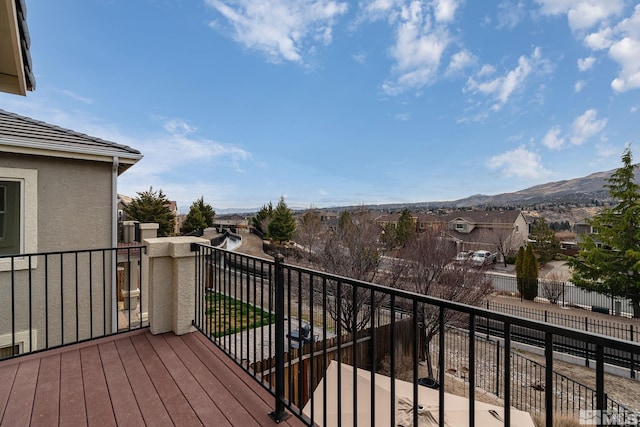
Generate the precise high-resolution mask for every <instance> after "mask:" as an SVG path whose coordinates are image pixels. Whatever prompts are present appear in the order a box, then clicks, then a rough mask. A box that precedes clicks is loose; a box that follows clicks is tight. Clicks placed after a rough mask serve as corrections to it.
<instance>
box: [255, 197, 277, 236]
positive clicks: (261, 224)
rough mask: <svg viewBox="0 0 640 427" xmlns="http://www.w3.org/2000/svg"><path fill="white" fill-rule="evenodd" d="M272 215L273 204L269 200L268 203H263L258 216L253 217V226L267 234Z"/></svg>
mask: <svg viewBox="0 0 640 427" xmlns="http://www.w3.org/2000/svg"><path fill="white" fill-rule="evenodd" d="M272 216H273V204H272V203H271V202H269V204H268V205H263V206H262V208H261V209H260V210H259V211H258V213H257V214H256V216H254V217H253V218H252V219H251V223H252V224H253V228H255V229H256V230H258V231H259V232H260V233H262V234H263V235H264V234H267V230H268V228H269V222H271V218H272Z"/></svg>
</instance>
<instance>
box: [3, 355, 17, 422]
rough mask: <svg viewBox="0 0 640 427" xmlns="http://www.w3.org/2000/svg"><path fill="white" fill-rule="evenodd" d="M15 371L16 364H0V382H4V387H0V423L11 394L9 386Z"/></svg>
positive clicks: (14, 376)
mask: <svg viewBox="0 0 640 427" xmlns="http://www.w3.org/2000/svg"><path fill="white" fill-rule="evenodd" d="M17 372H18V365H17V364H13V365H4V364H3V365H0V384H4V387H0V424H1V423H2V415H3V414H4V409H5V408H6V407H7V402H8V401H9V396H11V387H13V382H14V380H15V378H16V373H17Z"/></svg>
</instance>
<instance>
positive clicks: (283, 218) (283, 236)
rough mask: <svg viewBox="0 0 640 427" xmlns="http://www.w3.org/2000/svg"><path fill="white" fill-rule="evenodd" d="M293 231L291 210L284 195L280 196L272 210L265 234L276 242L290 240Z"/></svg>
mask: <svg viewBox="0 0 640 427" xmlns="http://www.w3.org/2000/svg"><path fill="white" fill-rule="evenodd" d="M295 231H296V220H295V218H294V217H293V212H291V209H289V208H288V207H287V204H286V203H285V201H284V197H280V201H279V202H278V204H277V205H276V208H275V209H274V210H273V215H272V217H271V222H270V223H269V227H268V233H267V235H268V236H269V238H271V239H273V240H275V241H276V242H287V241H289V240H291V238H292V237H293V233H294V232H295Z"/></svg>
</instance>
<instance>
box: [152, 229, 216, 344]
mask: <svg viewBox="0 0 640 427" xmlns="http://www.w3.org/2000/svg"><path fill="white" fill-rule="evenodd" d="M143 243H144V245H145V246H146V247H147V250H146V254H144V255H143V257H142V268H143V270H142V271H143V275H145V276H146V277H147V278H148V286H149V291H148V292H147V294H148V296H149V324H150V329H151V333H153V334H161V333H163V332H169V331H173V332H174V333H175V334H177V335H182V334H185V333H188V332H192V331H193V330H194V328H193V326H192V325H191V322H192V321H193V319H194V318H195V317H194V316H195V295H194V294H195V268H196V265H195V252H191V243H204V244H208V243H209V242H208V241H207V240H206V239H200V238H198V237H161V238H150V239H145V240H144V242H143Z"/></svg>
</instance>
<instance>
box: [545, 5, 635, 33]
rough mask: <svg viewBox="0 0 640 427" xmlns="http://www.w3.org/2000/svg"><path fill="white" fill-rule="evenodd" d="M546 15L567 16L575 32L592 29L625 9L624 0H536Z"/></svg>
mask: <svg viewBox="0 0 640 427" xmlns="http://www.w3.org/2000/svg"><path fill="white" fill-rule="evenodd" d="M536 2H537V3H538V4H539V5H540V11H541V12H542V13H543V14H545V15H560V14H566V15H567V19H568V20H569V27H571V29H572V30H573V31H581V30H587V29H589V28H592V27H594V26H596V25H598V24H600V23H602V22H603V21H606V20H607V19H609V18H611V17H612V16H616V15H619V14H620V13H621V12H622V11H623V9H624V1H623V0H536Z"/></svg>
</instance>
